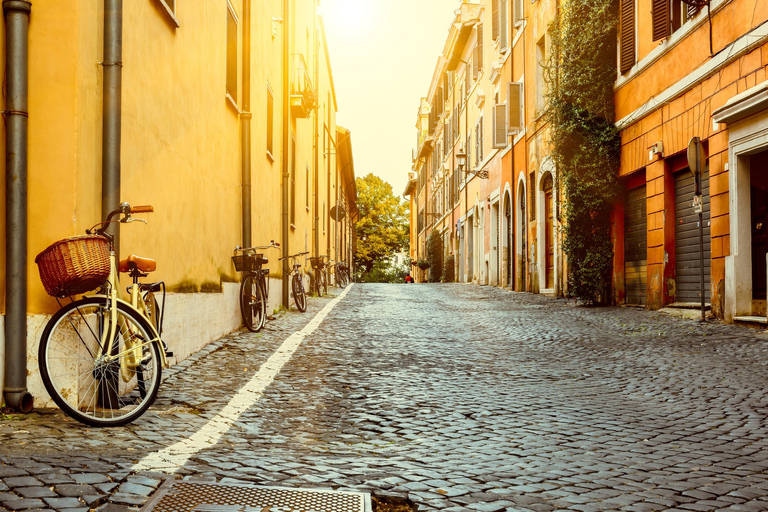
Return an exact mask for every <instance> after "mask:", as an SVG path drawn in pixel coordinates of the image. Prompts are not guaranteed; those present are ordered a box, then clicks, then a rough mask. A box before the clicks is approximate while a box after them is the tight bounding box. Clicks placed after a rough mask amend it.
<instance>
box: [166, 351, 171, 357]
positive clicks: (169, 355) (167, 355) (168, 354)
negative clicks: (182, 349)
mask: <svg viewBox="0 0 768 512" xmlns="http://www.w3.org/2000/svg"><path fill="white" fill-rule="evenodd" d="M165 357H173V352H168V351H167V350H166V352H165Z"/></svg>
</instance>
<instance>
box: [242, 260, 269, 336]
mask: <svg viewBox="0 0 768 512" xmlns="http://www.w3.org/2000/svg"><path fill="white" fill-rule="evenodd" d="M266 310H267V305H266V300H265V299H264V294H263V293H262V289H261V285H260V284H259V281H258V278H257V277H256V276H255V275H254V274H249V275H248V276H246V278H245V279H243V283H242V284H241V285H240V313H241V314H242V316H243V323H244V324H245V327H246V328H247V329H248V330H249V331H251V332H259V331H260V330H261V328H262V327H264V322H265V320H266V316H267V315H266Z"/></svg>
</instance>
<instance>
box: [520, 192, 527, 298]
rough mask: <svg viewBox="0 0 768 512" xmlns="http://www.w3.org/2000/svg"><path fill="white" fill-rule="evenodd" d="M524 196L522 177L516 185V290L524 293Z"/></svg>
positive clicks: (525, 260)
mask: <svg viewBox="0 0 768 512" xmlns="http://www.w3.org/2000/svg"><path fill="white" fill-rule="evenodd" d="M525 196H526V193H525V178H524V177H522V178H521V179H520V181H519V182H518V184H517V250H518V252H517V282H518V288H517V289H518V290H520V291H526V290H527V289H528V283H527V279H526V273H527V271H528V266H527V261H528V257H527V255H528V236H527V233H528V229H527V225H526V201H525Z"/></svg>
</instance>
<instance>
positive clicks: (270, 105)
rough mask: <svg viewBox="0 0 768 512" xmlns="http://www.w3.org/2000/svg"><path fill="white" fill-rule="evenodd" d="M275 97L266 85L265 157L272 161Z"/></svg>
mask: <svg viewBox="0 0 768 512" xmlns="http://www.w3.org/2000/svg"><path fill="white" fill-rule="evenodd" d="M274 128H275V96H274V94H273V93H272V88H271V87H270V86H269V84H267V155H269V157H270V158H271V159H273V160H274V156H273V155H274V154H275V153H274V146H273V144H274V137H275V132H274Z"/></svg>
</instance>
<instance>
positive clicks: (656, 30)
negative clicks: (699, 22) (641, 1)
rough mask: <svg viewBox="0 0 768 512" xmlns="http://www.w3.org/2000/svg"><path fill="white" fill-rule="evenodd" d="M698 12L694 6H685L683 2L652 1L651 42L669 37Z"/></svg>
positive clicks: (669, 0)
mask: <svg viewBox="0 0 768 512" xmlns="http://www.w3.org/2000/svg"><path fill="white" fill-rule="evenodd" d="M698 11H699V9H698V8H697V7H696V6H695V5H687V4H686V3H685V2H683V0H653V2H652V4H651V16H652V19H653V40H654V41H658V40H659V39H664V38H665V37H669V36H670V35H672V34H673V33H674V32H675V31H676V30H678V29H679V28H680V27H682V26H683V23H685V22H686V21H687V20H688V19H689V18H692V17H693V16H695V15H696V13H697V12H698Z"/></svg>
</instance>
